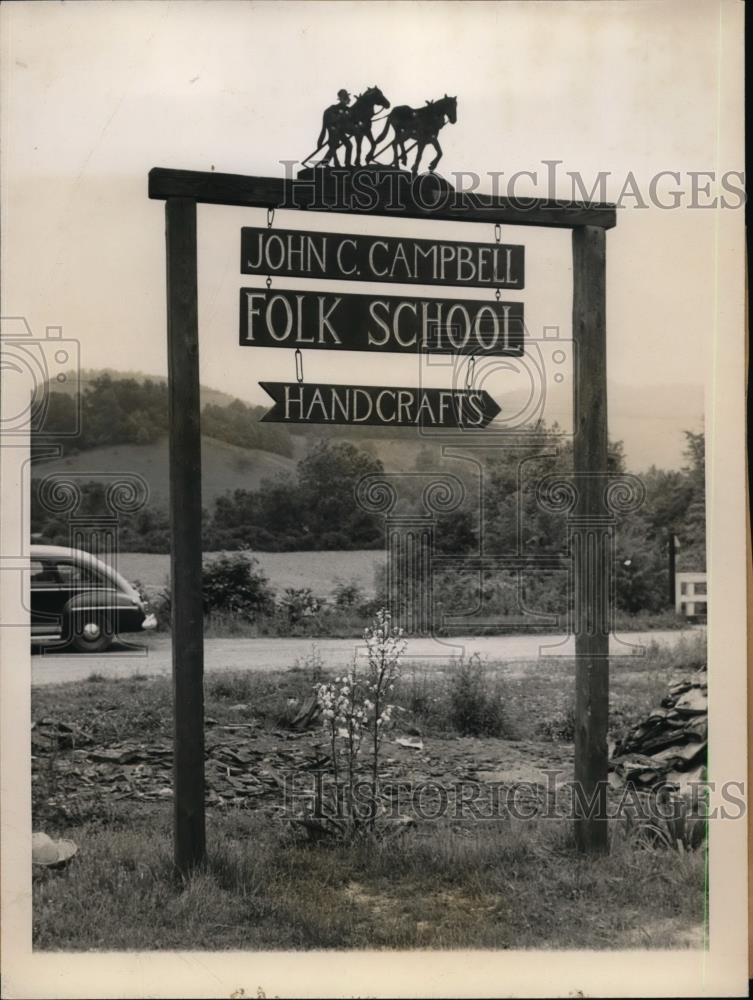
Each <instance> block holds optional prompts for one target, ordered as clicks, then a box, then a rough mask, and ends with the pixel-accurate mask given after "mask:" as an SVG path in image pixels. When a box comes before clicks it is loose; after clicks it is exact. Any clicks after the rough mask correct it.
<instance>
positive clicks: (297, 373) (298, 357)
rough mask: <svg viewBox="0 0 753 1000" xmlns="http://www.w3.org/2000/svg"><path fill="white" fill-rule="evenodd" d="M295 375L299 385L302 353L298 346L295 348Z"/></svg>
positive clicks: (301, 371) (301, 378)
mask: <svg viewBox="0 0 753 1000" xmlns="http://www.w3.org/2000/svg"><path fill="white" fill-rule="evenodd" d="M295 377H296V380H297V382H298V384H299V385H301V383H302V382H303V355H302V354H301V349H300V347H296V349H295Z"/></svg>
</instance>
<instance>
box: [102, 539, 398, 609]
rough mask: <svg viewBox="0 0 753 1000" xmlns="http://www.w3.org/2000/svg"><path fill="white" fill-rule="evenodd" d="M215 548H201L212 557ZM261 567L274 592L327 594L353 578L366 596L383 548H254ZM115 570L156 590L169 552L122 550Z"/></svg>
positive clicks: (371, 592) (161, 583)
mask: <svg viewBox="0 0 753 1000" xmlns="http://www.w3.org/2000/svg"><path fill="white" fill-rule="evenodd" d="M216 555H218V553H216V552H205V553H204V559H205V560H208V559H212V558H213V557H214V556H216ZM254 556H255V558H256V559H258V560H259V563H260V565H261V568H262V570H263V571H264V573H266V575H267V576H268V577H269V582H270V584H271V586H272V587H273V588H274V590H276V591H277V592H278V593H282V591H283V590H284V589H285V588H286V587H310V588H311V590H312V591H313V593H314V594H315V595H316V596H318V597H328V596H329V595H330V594H331V592H332V588H333V587H334V586H335V584H336V583H337V582H338V581H343V582H347V583H350V582H351V581H354V582H355V583H357V584H358V586H359V587H361V589H362V590H363V592H364V594H365V596H366V597H373V595H374V593H375V587H374V573H375V570H376V568H377V566H381V565H383V564H384V562H385V559H386V555H385V553H384V551H379V550H376V551H352V552H255V553H254ZM118 570H119V571H120V572H121V573H122V574H123V576H125V577H126V578H127V579H128V580H138V581H139V582H140V583H142V584H143V585H144V586H145V588H146V589H147V591H155V590H160V589H161V588H162V587H164V586H165V584H166V583H167V580H168V577H169V575H170V556H169V555H167V554H160V553H153V552H122V553H120V555H119V556H118Z"/></svg>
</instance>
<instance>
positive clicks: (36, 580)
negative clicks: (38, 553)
mask: <svg viewBox="0 0 753 1000" xmlns="http://www.w3.org/2000/svg"><path fill="white" fill-rule="evenodd" d="M57 582H58V577H57V573H56V572H55V567H54V566H52V565H50V564H49V563H44V562H42V560H41V559H32V560H31V583H32V586H35V587H44V586H45V585H50V584H56V583H57Z"/></svg>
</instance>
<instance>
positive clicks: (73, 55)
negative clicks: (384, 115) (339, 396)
mask: <svg viewBox="0 0 753 1000" xmlns="http://www.w3.org/2000/svg"><path fill="white" fill-rule="evenodd" d="M0 18H1V19H2V36H3V37H2V44H3V52H2V55H3V80H2V83H3V87H2V102H3V103H2V119H1V125H2V153H1V154H0V155H1V156H2V160H1V161H0V166H1V167H2V195H1V197H2V201H1V203H0V204H1V208H2V223H3V234H4V238H3V244H2V258H1V261H0V264H1V267H2V288H3V300H2V314H3V316H5V317H7V316H24V317H26V318H27V320H28V322H29V324H30V326H31V328H32V330H33V332H34V334H35V336H37V337H44V332H45V329H46V327H48V326H61V327H62V328H63V335H64V336H65V337H68V338H74V339H75V340H77V341H78V343H79V345H80V359H81V365H82V366H83V367H85V368H98V367H104V366H107V367H111V368H116V369H119V370H139V371H143V372H147V373H153V374H164V373H165V372H166V336H165V267H164V206H163V203H162V202H157V201H150V200H149V199H148V198H147V174H148V171H149V169H150V168H151V167H153V166H164V167H177V168H183V169H194V170H211V169H215V170H217V171H222V172H232V173H243V174H257V175H265V176H278V175H280V173H281V170H282V168H281V166H280V161H282V160H290V159H296V158H302V157H304V156H305V155H307V154H308V153H309V152H310V151H311V149H313V147H314V146H315V140H316V137H317V134H318V132H319V127H320V122H321V113H322V111H323V109H324V108H325V107H326V106H327V105H329V104H331V103H332V102H333V101H334V100H335V99H336V93H337V91H338V90H339V89H340V88H341V87H346V88H347V89H348V90H349V91H351V92H353V93H357V92H359V91H361V90H363V89H365V88H366V87H367V86H369V85H371V84H377V85H379V86H380V87H381V89H382V90H383V92H384V93H385V94H386V95H387V96H388V98H389V99H390V100H391V101H392V103H393V104H406V103H407V104H411V105H416V106H418V105H421V104H423V102H424V100H426V99H427V98H431V97H439V96H442V95H443V94H445V93H449V94H452V95H457V96H458V120H457V123H456V124H455V125H450V124H448V125H447V126H446V127H445V128H444V129H443V131H442V133H441V141H442V146H443V148H444V158H443V160H442V163H441V164H440V168H439V169H440V172H442V171H444V173H445V175H448V174H449V173H451V172H452V171H461V170H474V171H477V172H479V173H482V174H484V173H488V172H490V171H502V172H503V173H504V178H509V177H510V175H512V174H514V173H515V172H516V171H537V172H538V173H539V180H538V183H537V184H533V183H532V182H531V181H530V180H528V181H525V180H521V181H520V182H519V186H518V188H517V189H516V190H517V191H518V193H519V194H521V195H525V194H538V195H540V196H541V195H543V194H546V193H547V192H546V190H545V187H544V185H545V180H544V172H545V167H544V165H543V163H544V161H546V160H557V161H561V165H560V166H559V168H558V183H557V187H556V191H555V193H556V195H557V196H558V197H563V198H568V197H571V191H572V189H571V181H570V179H569V178H568V176H567V174H566V171H578V172H580V173H581V174H582V176H583V177H584V179H585V181H586V183H587V186H588V187H589V188H590V187H591V186H592V184H593V182H594V180H595V178H596V175H597V173H598V172H599V171H608V172H609V180H608V183H607V191H606V193H607V197H608V198H609V199H611V200H615V199H617V198H618V197H619V195H620V192H621V190H622V188H623V185H624V182H625V178H626V175H627V174H628V172H629V171H632V172H633V174H634V176H635V177H636V179H637V181H638V184H639V185H640V187H641V190H642V191H643V192H644V196H645V192H646V191H647V190H648V185H649V182H650V179H651V177H652V176H654V175H655V174H656V173H657V172H658V171H660V170H671V171H678V172H680V173H681V182H680V184H679V189H681V190H683V191H684V192H685V195H686V198H685V200H686V201H687V194H688V192H689V189H690V180H689V177H688V172H689V171H714V172H715V176H716V177H720V176H721V175H722V174H723V173H724V172H725V171H729V170H738V169H741V168H742V159H740V161H739V162H721V161H720V160H719V158H718V149H719V145H720V144H719V138H720V134H721V132H723V130H724V129H726V128H728V118H727V111H728V109H727V108H726V107H725V105H724V102H723V101H720V91H719V86H718V82H719V72H720V65H721V60H723V59H724V58H729V56H730V53H729V52H728V51H725V50H724V45H729V44H730V42H729V38H726V37H723V35H722V33H721V31H720V18H719V4H718V3H714V2H704V0H696V2H694V0H691V2H688V0H682V2H681V3H675V2H663V3H652V2H645V3H644V2H632V0H630V2H625V3H619V4H617V3H598V2H595V3H588V4H585V3H567V2H566V3H546V2H542V3H536V4H518V3H499V4H494V3H488V4H474V3H462V4H459V3H458V4H456V3H446V4H438V3H428V4H417V3H389V2H387V3H378V4H376V3H364V4H349V3H274V4H272V3H242V2H239V3H222V2H214V3H204V2H196V3H162V2H153V3H140V2H133V3H113V4H110V3H108V4H100V3H97V2H95V3H86V4H84V3H75V2H74V3H65V4H58V3H15V4H10V5H3V7H2V8H0ZM503 183H504V179H503ZM673 186H674V184H673V182H672V181H669V182H668V183H664V185H663V187H662V188H661V190H662V191H668V190H670V188H671V187H673ZM482 187H483V185H482ZM712 190H716V185H714V186H713V189H712ZM740 211H742V210H740ZM718 214H719V213H718V212H717V211H715V210H713V209H697V208H696V209H690V208H682V207H681V208H677V209H673V210H662V209H660V208H658V207H653V206H650V207H647V208H636V207H634V199H625V207H623V208H621V209H620V210H619V211H618V222H617V226H616V228H614V229H613V230H610V232H609V233H608V237H607V310H608V311H607V337H608V372H609V378H610V382H612V383H614V384H615V385H617V387H618V391H616V392H615V393H613V395H612V400H613V402H612V401H610V420H612V421H613V423H614V424H615V425H617V429H618V431H620V433H623V428H626V429H627V431H628V433H630V429H631V427H633V426H635V427H637V426H638V425H639V423H641V421H643V424H642V426H643V425H645V426H646V427H647V428H648V432H647V433H644V434H642V436H641V437H640V439H639V438H637V437H636V439H635V441H634V442H633V443H632V445H631V444H630V442H628V445H629V447H628V451H629V452H630V450H631V447H632V450H633V453H634V454H633V456H632V457H633V458H634V462H633V464H634V465H638V466H640V465H644V466H645V465H646V464H648V462H649V461H652V460H655V459H657V460H659V461H661V460H662V459H664V460H665V461H666V462H667V463H669V462H670V458H671V456H670V452H671V453H672V454H673V455H674V460H675V464H676V461H678V460H679V446H680V442H681V438H682V435H681V431H682V429H683V428H684V427H687V424H688V420H689V419H695V420H696V429H697V428H698V426H699V422H700V421H701V420H702V410H703V387H704V386H705V384H706V380H707V375H708V373H709V370H710V363H711V349H710V348H711V340H712V336H713V330H714V317H715V309H716V302H715V287H716V283H715V274H716V273H717V270H718V268H719V267H722V266H724V261H720V260H719V259H718V255H717V252H716V242H715V229H716V225H717V217H718ZM264 219H265V214H264V213H263V212H262V211H260V210H259V211H257V210H253V209H247V210H241V209H231V208H226V207H215V206H200V208H199V309H200V340H201V380H202V382H203V383H204V384H206V385H209V386H212V387H214V388H218V389H222V390H224V391H226V392H229V393H232V394H234V395H238V396H239V397H241V398H243V399H246V400H251V401H254V402H262V401H264V399H265V398H266V397H265V396H264V393H263V391H262V390H261V389H259V387H258V385H257V383H258V381H259V380H260V379H267V380H274V379H280V380H288V379H292V377H293V358H292V352H288V351H282V350H264V349H250V348H241V347H239V346H238V343H237V341H238V330H237V324H238V319H237V301H238V288H239V287H241V286H243V285H246V286H249V285H253V284H255V283H257V284H261V282H262V279H253V278H248V277H247V278H245V279H244V278H242V277H241V275H240V274H239V273H238V259H239V254H238V245H239V231H240V227H241V226H242V225H249V224H251V225H259V224H263V222H264ZM343 223H344V220H343V218H342V217H341V216H340V217H335V218H329V217H327V216H326V215H322V214H317V215H316V217H313V216H312V215H311V214H306V213H278V218H277V224H278V225H281V226H282V225H285V226H289V227H293V228H294V227H298V226H300V227H302V228H303V227H311V228H317V229H320V230H323V229H333V230H335V231H345V227H344V225H343ZM348 231H353V232H369V233H376V234H387V235H391V234H395V233H399V232H402V233H404V234H406V235H407V234H411V235H414V236H421V237H427V238H431V237H432V236H436V237H437V238H450V239H453V238H454V239H476V240H483V241H492V240H493V231H492V227H491V226H488V227H487V226H484V225H473V224H463V223H437V222H431V221H420V222H407V221H402V220H384V219H356V220H351V219H348ZM503 240H506V241H509V242H515V243H523V244H524V246H525V248H526V288H525V290H524V291H523V292H509V293H506V298H509V299H520V300H522V301H523V302H524V305H525V310H526V325H527V329H528V332H529V336H530V338H531V344H532V346H533V345H534V344H536V343H537V342H539V341H541V339H542V338H543V336H544V328H545V327H546V328H549V330H550V332H551V329H552V328H557V329H558V330H559V337H560V339H561V341H562V342H563V343H564V346H565V349H566V353H567V356H568V361H567V362H566V366H565V367H566V368H568V376H569V375H570V374H571V369H569V367H568V366H569V364H570V361H569V359H570V354H571V351H570V347H569V344H568V341H569V338H570V324H571V308H572V297H571V296H572V269H571V254H570V235H569V233H568V232H567V231H553V230H541V229H532V228H525V229H524V228H521V227H505V228H504V230H503ZM275 285H276V286H277V287H280V288H292V287H300V282H296V280H295V279H279V280H277V279H276V281H275ZM330 287H331V289H332V290H335V291H336V290H338V287H339V288H340V290H341V291H353V290H354V288H353V286H351V287H350V288H346V287H340V286H337V285H336V284H332V285H331V286H330ZM369 290H370V287H369V286H368V285H366V286H362V287H359V288H358V291H369ZM374 290H377V289H376V288H374ZM380 290H381V292H382V293H384V292H385V291H386V289H385V287H384V286H381V289H380ZM389 291H390V292H391V293H392V292H394V293H395V294H400V293H401V292H405V293H406V294H413V295H415V294H424V290H423V289H420V290H419V289H417V288H416V287H415V286H409V287H404V286H396V287H395V288H394V289H393V288H390V289H389ZM445 291H446V290H443V291H442V292H439V294H444V292H445ZM434 294H437V292H436V290H435V291H434ZM489 294H490V293H489V292H488V291H486V290H464V297H470V298H474V297H478V298H484V297H488V296H489ZM545 346H546V345H545ZM308 354H309V355H310V356H305V359H304V360H305V372H306V377H307V379H309V380H319V381H331V382H342V381H346V382H363V383H370V384H379V383H382V382H384V383H385V384H388V385H389V384H392V385H394V384H406V385H407V384H412V383H413V382H415V379H416V376H417V374H418V373H417V372H416V364H417V362H416V359H415V358H410V357H400V356H395V355H392V356H387V357H384V356H382V357H374V356H371V355H370V356H369V357H368V364H366V365H365V357H364V356H363V355H358V354H346V355H340V356H335V355H333V354H331V353H329V352H327V353H326V354H325V352H321V351H319V352H308ZM447 374H448V369H447V368H446V367H444V368H442V366H437V367H436V368H434V370H433V371H432V372H431V373H429V374H428V375H426V373H424V376H423V377H427V378H429V379H432V378H434V379H435V380H436V382H435V384H438V385H441V384H443V382H444V381H445V379H446V377H447ZM525 377H526V376H525V373H524V372H523V373H520V372H519V373H517V375H516V373H514V372H512V373H511V372H510V371H509V370H505V371H499V372H496V373H494V374H493V375H492V376H490V381H489V384H488V385H485V388H487V389H488V390H489V391H491V392H492V394H493V395H495V397H498V398H499V399H500V400H504V399H505V398H506V397H508V398H513V397H514V396H515V393H516V391H517V389H519V385H520V379H521V378H522V379H523V380H525ZM547 377H548V378H549V379H550V381H549V389H550V394H549V398H550V399H552V400H553V401H554V402H553V404H552V405H556V406H557V407H558V408H559V409H561V410H563V413H564V411H565V410H567V409H568V403H569V397H565V396H563V394H562V391H559V392H556V391H551V390H553V389H554V384H553V382H551V372H550V375H549V376H547ZM516 379H518V381H517V382H516ZM667 387H669V391H670V395H671V396H672V398H673V399H675V398H676V399H678V400H680V401H682V400H683V399H684V400H685V402H686V404H687V405H685V406H683V405H680V406H678V407H677V421H676V424H674V423H673V420H672V413H670V414H667V413H666V412H664V413H663V415H662V417H661V421H662V422H661V425H659V424H656V425H654V424H653V423H652V417H651V407H652V399H653V398H654V393H655V398H656V402H657V414H658V411H659V409H661V397H662V395H663V394H664V393H665V390H667ZM562 388H563V387H562V386H560V389H562ZM564 388H565V389H567V385H566V386H565V387H564ZM631 399H632V400H635V404H634V411H632V412H630V405H631V404H630V400H631ZM626 401H627V402H626ZM626 406H627V408H628V412H627V413H626V412H625V407H626ZM647 410H648V412H647ZM556 415H557V416H558V417H560V416H563V415H562V414H560V413H559V412H557V414H556ZM563 419H565V418H564V416H563ZM657 419H659V417H658V416H657ZM658 426H661V428H662V433H663V434H664V437H663V439H662V440H663V442H664V443H663V445H662V449H663V450H662V449H660V450H659V451H657V447H658V445H657V442H656V435H655V434H654V433H653V430H652V428H654V429H655V428H656V427H658ZM667 435H669V437H667ZM623 436H625V435H624V433H623ZM652 439H654V446H653V447H654V450H653V452H652ZM670 439H671V441H672V442H673V444H672V445H671V447H670V446H669V445H668V442H669V441H670Z"/></svg>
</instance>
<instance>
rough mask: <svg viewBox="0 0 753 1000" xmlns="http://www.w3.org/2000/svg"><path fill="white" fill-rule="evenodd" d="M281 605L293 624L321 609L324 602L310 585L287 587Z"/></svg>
mask: <svg viewBox="0 0 753 1000" xmlns="http://www.w3.org/2000/svg"><path fill="white" fill-rule="evenodd" d="M280 607H281V608H282V609H283V611H284V612H285V614H286V615H287V617H288V621H289V622H290V623H291V625H294V624H295V623H296V622H299V621H300V620H301V619H302V618H311V617H313V616H314V615H316V614H317V612H318V611H320V610H321V607H322V602H321V601H320V600H319V598H318V597H314V594H313V592H312V590H311V588H310V587H286V588H285V593H284V594H283V596H282V598H281V600H280Z"/></svg>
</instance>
